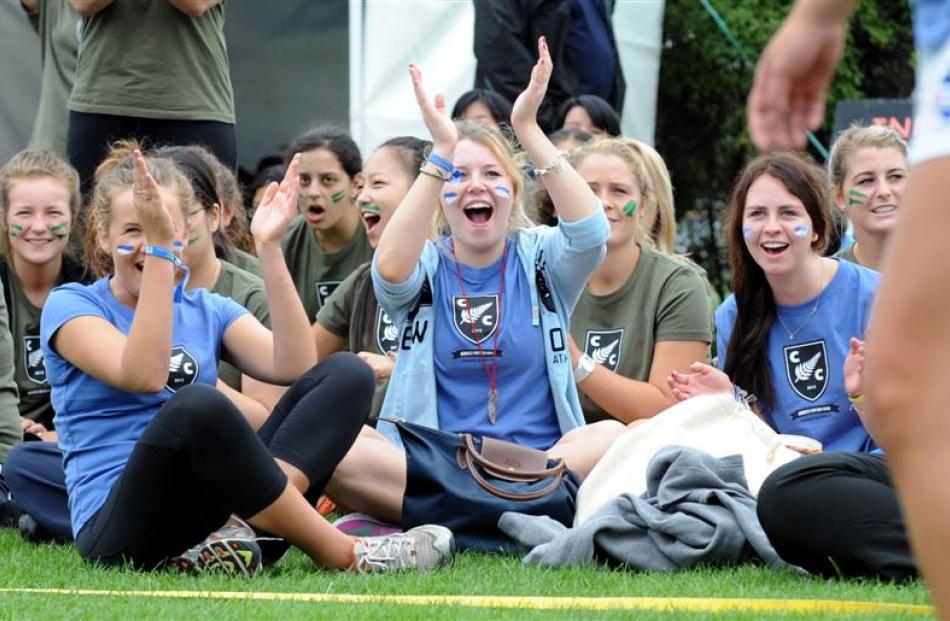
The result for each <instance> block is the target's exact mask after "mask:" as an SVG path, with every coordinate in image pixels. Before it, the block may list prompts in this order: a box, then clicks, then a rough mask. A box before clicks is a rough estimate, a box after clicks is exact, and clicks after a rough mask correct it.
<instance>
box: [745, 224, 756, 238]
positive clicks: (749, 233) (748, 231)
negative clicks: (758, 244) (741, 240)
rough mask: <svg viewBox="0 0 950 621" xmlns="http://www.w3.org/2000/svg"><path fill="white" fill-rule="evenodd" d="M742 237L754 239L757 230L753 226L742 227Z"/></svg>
mask: <svg viewBox="0 0 950 621" xmlns="http://www.w3.org/2000/svg"><path fill="white" fill-rule="evenodd" d="M742 236H743V237H745V238H746V239H749V238H750V237H754V236H755V229H753V228H752V227H751V226H744V227H742Z"/></svg>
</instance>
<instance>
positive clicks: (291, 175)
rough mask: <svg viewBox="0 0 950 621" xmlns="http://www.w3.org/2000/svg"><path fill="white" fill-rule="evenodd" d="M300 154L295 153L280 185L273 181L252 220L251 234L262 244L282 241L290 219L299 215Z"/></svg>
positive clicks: (265, 191)
mask: <svg viewBox="0 0 950 621" xmlns="http://www.w3.org/2000/svg"><path fill="white" fill-rule="evenodd" d="M299 168H300V154H299V153H297V154H296V155H294V157H293V159H292V160H290V165H289V166H287V173H286V174H285V175H284V179H283V180H282V181H281V182H280V184H279V185H278V184H277V182H276V181H271V183H270V185H268V186H267V189H266V190H264V196H263V197H262V198H261V203H260V205H258V206H257V211H255V212H254V219H253V220H251V235H253V236H254V241H255V242H258V243H262V244H266V243H274V242H280V238H281V237H282V236H283V234H284V231H286V230H287V226H288V225H289V224H290V221H291V220H293V219H294V217H296V216H297V191H298V190H299V189H300V178H299V177H298V172H297V171H298V169H299Z"/></svg>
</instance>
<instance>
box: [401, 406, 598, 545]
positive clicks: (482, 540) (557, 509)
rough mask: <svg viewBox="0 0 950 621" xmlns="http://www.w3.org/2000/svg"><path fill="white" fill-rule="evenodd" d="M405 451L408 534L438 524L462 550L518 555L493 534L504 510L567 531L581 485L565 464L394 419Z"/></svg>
mask: <svg viewBox="0 0 950 621" xmlns="http://www.w3.org/2000/svg"><path fill="white" fill-rule="evenodd" d="M391 422H393V423H394V424H395V425H396V428H397V429H398V430H399V435H400V437H401V438H402V442H403V446H404V447H405V449H406V493H405V495H404V496H403V506H402V518H403V527H404V528H406V529H409V528H412V527H414V526H419V525H420V524H441V525H443V526H445V527H447V528H449V529H451V530H452V532H453V533H455V542H456V544H457V545H458V547H459V548H460V549H463V550H464V549H476V550H481V551H486V552H507V551H515V550H517V544H516V543H515V542H514V541H512V540H510V539H509V538H508V537H507V536H506V535H505V534H504V533H502V532H501V531H500V530H498V519H499V518H500V517H501V514H502V513H505V512H506V511H515V512H518V513H524V514H527V515H546V516H548V517H550V518H551V519H553V520H557V521H558V522H560V523H562V524H564V525H565V526H570V525H571V523H572V522H573V520H574V504H575V498H576V496H577V488H578V486H579V485H580V480H579V479H578V477H577V475H576V474H574V473H573V472H572V471H571V470H570V469H568V467H567V465H566V464H565V463H564V460H563V459H558V460H553V459H549V458H548V456H547V454H546V453H545V452H544V451H539V450H537V449H533V448H529V447H525V446H520V445H517V444H513V443H511V442H505V441H503V440H496V439H494V438H489V437H477V436H473V435H471V434H467V433H460V434H458V433H446V432H444V431H440V430H438V429H430V428H429V427H423V426H421V425H416V424H413V423H407V422H403V421H395V420H392V421H391Z"/></svg>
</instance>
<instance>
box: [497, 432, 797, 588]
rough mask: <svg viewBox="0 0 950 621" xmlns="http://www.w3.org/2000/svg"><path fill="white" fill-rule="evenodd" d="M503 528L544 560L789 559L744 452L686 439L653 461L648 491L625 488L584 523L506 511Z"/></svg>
mask: <svg viewBox="0 0 950 621" xmlns="http://www.w3.org/2000/svg"><path fill="white" fill-rule="evenodd" d="M498 528H499V529H501V530H502V531H503V532H504V533H505V534H507V535H508V536H509V537H511V538H512V539H514V540H516V541H518V542H519V543H521V544H522V545H524V546H527V547H529V548H531V551H530V552H529V553H528V555H527V556H525V557H524V562H525V563H527V564H529V565H541V566H544V567H566V566H571V565H586V564H589V563H592V562H594V561H595V556H596V557H597V558H598V559H599V560H606V559H605V558H604V557H607V558H608V559H612V560H614V561H617V562H620V563H624V564H626V565H628V566H629V567H631V568H635V569H644V570H655V571H673V570H677V569H686V568H689V567H695V566H696V565H700V564H704V565H734V564H739V563H743V562H745V561H747V560H750V559H752V558H755V557H758V558H760V559H762V560H763V561H765V562H766V563H767V564H768V565H771V566H782V565H785V563H784V562H783V561H782V560H781V559H780V558H779V556H778V554H776V552H775V549H774V548H772V545H771V544H770V543H769V541H768V539H767V538H766V536H765V533H764V532H763V530H762V526H761V525H760V524H759V519H758V517H757V516H756V513H755V497H754V496H753V495H752V494H751V493H750V492H749V490H748V487H747V485H746V480H745V473H744V471H743V468H742V456H741V455H732V456H729V457H723V458H721V459H717V458H715V457H712V456H711V455H709V454H708V453H704V452H702V451H697V450H695V449H690V448H685V447H681V446H670V447H666V448H664V449H663V450H661V451H659V452H658V453H657V454H656V455H654V457H653V459H652V460H650V465H649V467H648V469H647V491H646V492H645V493H644V494H643V497H637V496H633V495H632V494H622V495H620V496H618V497H616V498H614V499H613V500H611V501H610V502H608V503H607V504H606V505H604V506H603V507H601V508H600V509H599V510H598V511H597V512H596V513H594V514H593V515H592V516H591V517H590V519H588V520H587V521H586V522H585V523H584V524H582V525H581V526H578V527H576V528H567V527H565V526H564V525H562V524H560V523H558V522H555V521H554V520H552V519H550V518H548V517H545V516H532V515H525V514H522V513H515V512H511V511H509V512H506V513H504V514H503V515H502V516H501V518H500V519H499V521H498Z"/></svg>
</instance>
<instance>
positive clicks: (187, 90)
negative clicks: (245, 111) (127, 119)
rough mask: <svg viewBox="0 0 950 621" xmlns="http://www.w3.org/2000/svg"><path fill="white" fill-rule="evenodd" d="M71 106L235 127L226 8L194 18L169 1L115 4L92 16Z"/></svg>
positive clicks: (84, 29) (135, 0) (125, 0)
mask: <svg viewBox="0 0 950 621" xmlns="http://www.w3.org/2000/svg"><path fill="white" fill-rule="evenodd" d="M69 109H70V110H75V111H76V112H87V113H93V114H113V115H117V116H133V117H144V118H149V119H178V120H187V121H219V122H222V123H234V93H233V90H232V88H231V76H230V74H229V72H228V51H227V46H226V44H225V40H224V6H223V5H221V4H218V5H216V6H213V7H211V8H210V9H208V10H207V11H206V12H205V13H204V14H202V15H201V16H200V17H189V16H187V15H185V14H184V13H182V12H181V11H179V10H178V9H176V8H175V7H174V6H172V4H171V3H170V2H167V0H116V1H115V2H112V3H111V4H109V6H107V7H105V8H104V9H102V10H101V11H99V12H98V13H95V14H94V15H91V16H89V17H86V18H85V19H83V24H82V38H81V39H80V42H79V64H78V68H77V71H76V82H75V84H74V85H73V91H72V95H71V96H70V98H69Z"/></svg>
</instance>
